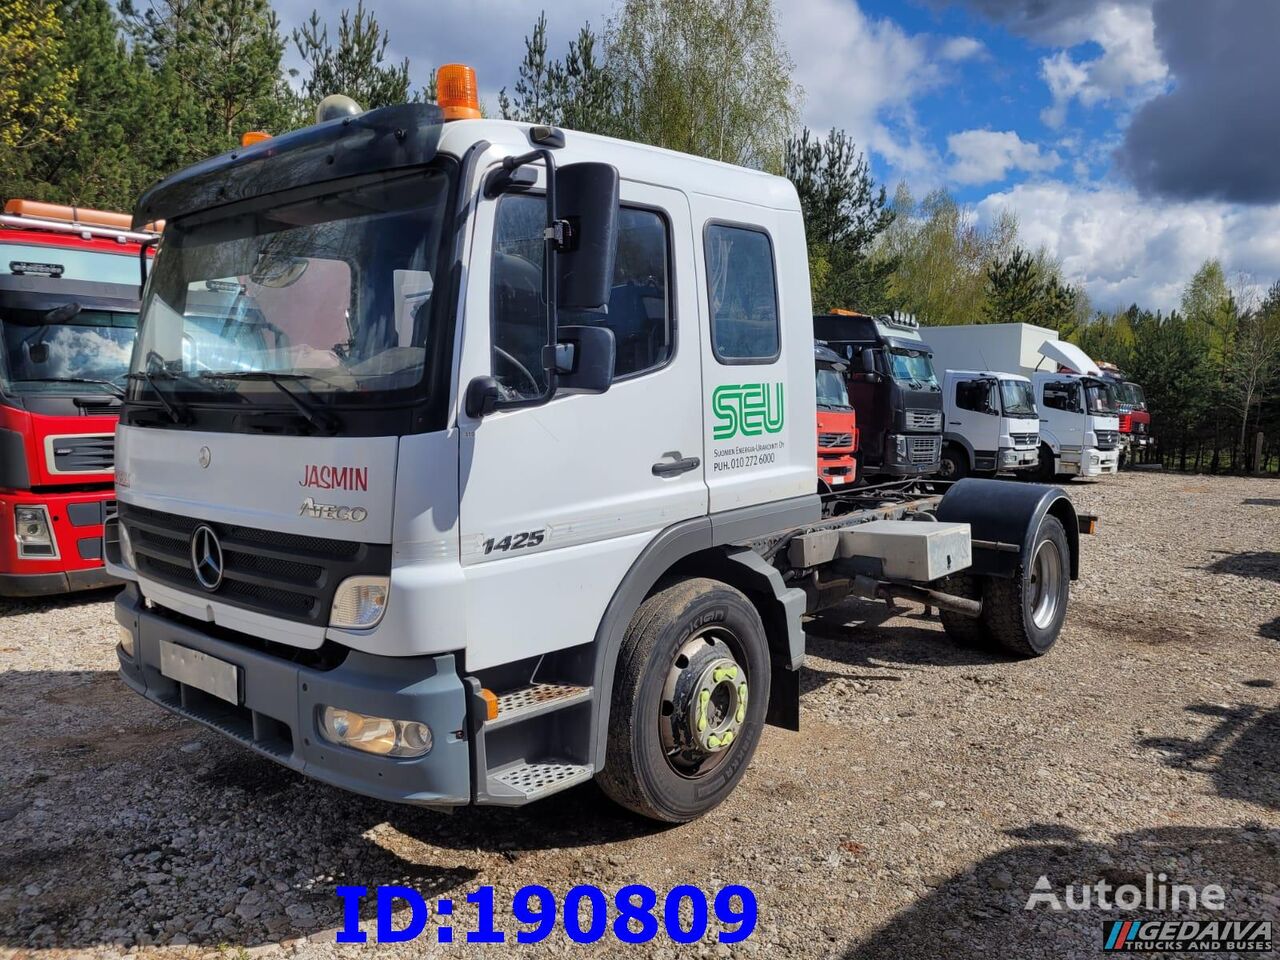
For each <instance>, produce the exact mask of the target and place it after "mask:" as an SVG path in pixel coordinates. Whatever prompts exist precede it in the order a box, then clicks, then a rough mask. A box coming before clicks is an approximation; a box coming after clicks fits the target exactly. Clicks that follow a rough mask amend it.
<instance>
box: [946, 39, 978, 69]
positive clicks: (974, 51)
mask: <svg viewBox="0 0 1280 960" xmlns="http://www.w3.org/2000/svg"><path fill="white" fill-rule="evenodd" d="M986 53H987V48H986V47H984V46H983V45H982V41H981V40H977V39H975V38H973V37H950V38H948V39H946V40H944V41H943V42H942V43H941V45H939V47H938V56H940V57H941V58H942V59H943V60H950V61H952V62H956V63H958V62H960V61H961V60H972V59H973V58H975V57H983V56H986Z"/></svg>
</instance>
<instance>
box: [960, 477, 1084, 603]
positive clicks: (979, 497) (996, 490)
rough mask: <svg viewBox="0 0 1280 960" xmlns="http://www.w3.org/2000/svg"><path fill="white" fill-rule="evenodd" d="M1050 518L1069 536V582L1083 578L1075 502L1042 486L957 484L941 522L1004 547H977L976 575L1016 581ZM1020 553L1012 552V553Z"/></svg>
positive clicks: (994, 482) (973, 481)
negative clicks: (964, 526)
mask: <svg viewBox="0 0 1280 960" xmlns="http://www.w3.org/2000/svg"><path fill="white" fill-rule="evenodd" d="M1046 515H1049V516H1052V517H1054V518H1056V519H1057V520H1058V521H1059V522H1060V523H1061V524H1062V529H1063V531H1064V532H1065V533H1066V536H1067V546H1068V548H1069V549H1070V553H1071V557H1070V567H1071V579H1072V580H1077V579H1079V577H1080V525H1079V521H1078V520H1077V518H1076V508H1075V506H1074V505H1073V504H1072V502H1071V498H1070V497H1068V496H1067V495H1066V494H1065V493H1063V492H1062V491H1061V490H1059V489H1058V488H1057V487H1054V486H1050V485H1048V484H1041V483H1018V484H1014V483H1009V482H1007V481H1004V480H984V479H972V478H970V479H965V480H959V481H957V482H956V483H954V484H953V485H952V487H951V489H950V490H948V491H947V493H946V495H945V496H943V498H942V503H941V504H939V505H938V514H937V516H938V519H939V520H944V521H953V522H957V523H967V524H969V527H970V530H971V531H972V536H973V539H974V540H982V541H986V542H987V543H991V544H1001V545H1002V546H1001V547H988V546H975V547H974V548H973V572H974V573H978V574H985V575H987V576H995V577H1012V576H1014V575H1015V574H1016V573H1017V572H1018V571H1019V570H1020V569H1022V567H1023V566H1024V565H1025V564H1026V562H1027V560H1028V559H1029V558H1030V556H1031V547H1032V543H1033V540H1034V538H1035V535H1036V531H1037V530H1039V529H1040V522H1041V520H1043V519H1044V517H1045V516H1046ZM1012 546H1016V547H1017V548H1018V549H1017V550H1016V551H1015V550H1011V549H1008V548H1009V547H1012Z"/></svg>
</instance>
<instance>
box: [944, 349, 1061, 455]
mask: <svg viewBox="0 0 1280 960" xmlns="http://www.w3.org/2000/svg"><path fill="white" fill-rule="evenodd" d="M935 356H936V354H935ZM942 411H943V434H942V439H943V445H942V467H941V469H940V470H939V472H938V476H939V478H940V479H943V480H959V479H961V478H962V477H967V476H979V477H984V476H985V477H994V476H995V475H996V474H998V473H1023V472H1027V471H1031V470H1035V469H1036V468H1037V467H1038V466H1039V463H1040V419H1039V415H1038V414H1037V413H1036V401H1035V388H1034V387H1033V386H1032V384H1031V381H1030V380H1028V379H1027V378H1026V377H1022V376H1019V375H1018V374H1016V373H1000V372H998V371H994V370H950V369H948V370H946V371H945V372H944V373H943V377H942Z"/></svg>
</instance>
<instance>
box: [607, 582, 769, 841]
mask: <svg viewBox="0 0 1280 960" xmlns="http://www.w3.org/2000/svg"><path fill="white" fill-rule="evenodd" d="M769 679H770V677H769V644H768V639H767V637H766V635H765V630H764V624H763V623H762V622H761V620H760V615H759V613H757V611H756V609H755V607H754V606H753V605H752V604H751V602H750V601H749V600H748V599H747V598H746V597H745V596H743V594H742V593H741V592H739V591H738V590H735V589H734V588H733V587H731V586H729V585H728V584H725V583H721V582H720V581H717V580H709V579H705V578H701V577H696V578H691V579H688V580H681V581H678V582H675V583H672V584H670V585H668V586H666V587H663V588H661V589H659V590H658V591H657V592H655V593H654V594H653V595H652V596H650V597H649V598H648V599H647V600H645V602H644V603H643V604H641V606H640V609H639V610H637V611H636V614H635V616H634V617H633V618H632V620H631V624H630V625H629V626H628V627H627V632H626V635H625V636H624V638H623V641H622V649H621V650H620V651H619V654H618V667H617V673H616V674H615V677H614V684H613V700H612V704H611V708H610V715H609V747H608V753H607V758H606V760H605V766H604V770H602V771H601V773H600V786H601V788H602V789H603V790H604V791H605V793H607V794H608V795H609V796H610V797H611V798H612V799H613V800H615V801H616V802H617V803H619V804H621V805H622V806H624V807H627V808H628V809H630V810H634V811H635V812H636V813H639V814H641V815H643V816H646V817H651V818H652V819H654V820H663V821H666V822H668V823H684V822H686V821H688V820H693V819H694V818H695V817H699V816H701V815H702V814H704V813H706V812H707V811H708V810H710V809H711V808H712V807H714V806H716V804H718V803H720V801H722V800H723V799H724V798H725V797H727V796H728V795H729V793H730V792H731V791H732V790H733V788H734V787H735V786H736V785H737V783H738V781H739V780H741V779H742V776H743V774H744V773H746V769H747V764H748V763H749V762H750V760H751V757H752V755H753V754H754V753H755V749H756V745H757V744H758V742H759V739H760V731H761V728H762V727H763V724H764V714H765V708H766V706H767V705H768V703H769Z"/></svg>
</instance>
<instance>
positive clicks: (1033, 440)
mask: <svg viewBox="0 0 1280 960" xmlns="http://www.w3.org/2000/svg"><path fill="white" fill-rule="evenodd" d="M1009 439H1010V440H1012V441H1013V445H1014V446H1015V447H1031V446H1035V445H1036V444H1037V443H1039V442H1040V434H1038V433H1011V434H1009Z"/></svg>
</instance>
